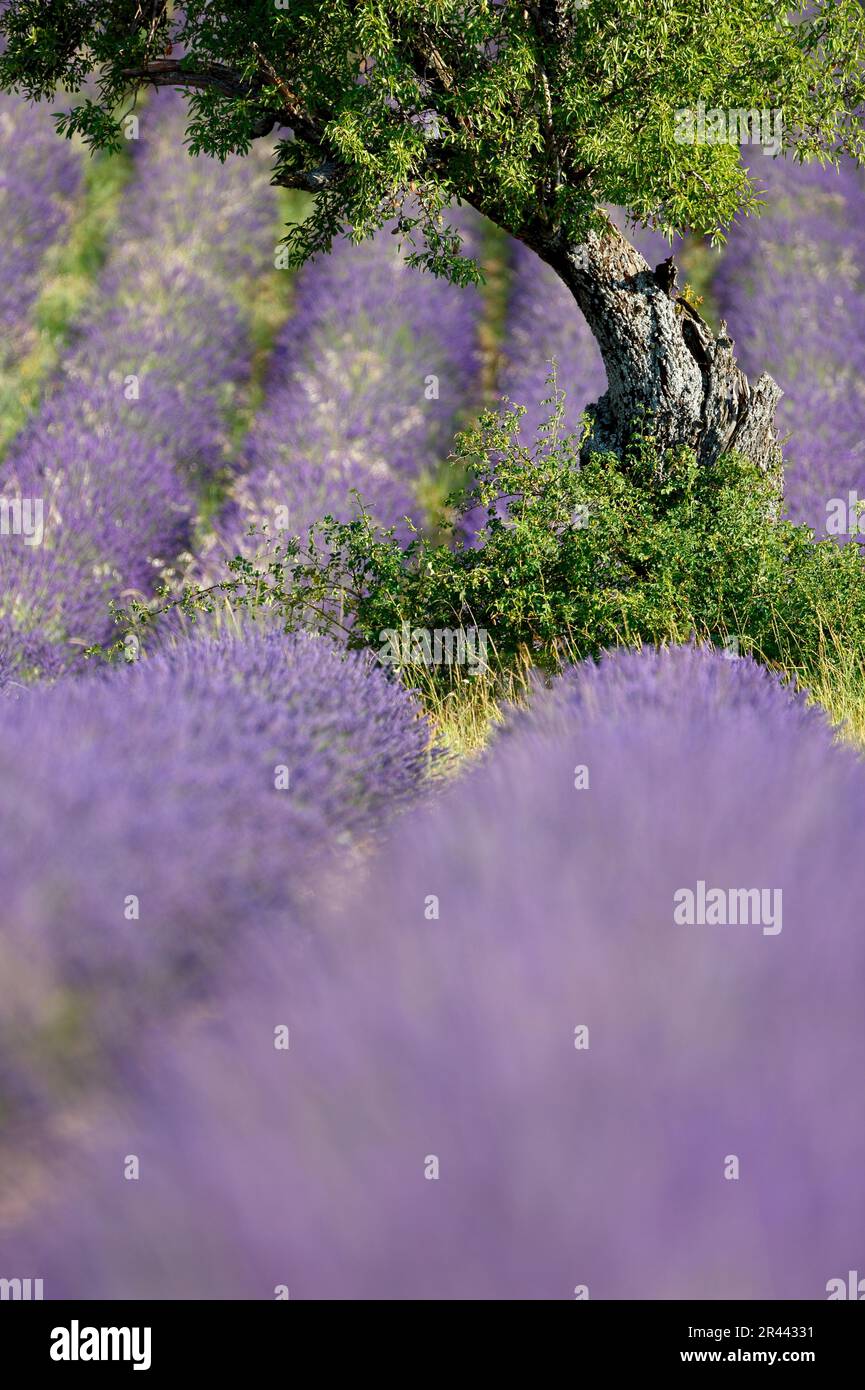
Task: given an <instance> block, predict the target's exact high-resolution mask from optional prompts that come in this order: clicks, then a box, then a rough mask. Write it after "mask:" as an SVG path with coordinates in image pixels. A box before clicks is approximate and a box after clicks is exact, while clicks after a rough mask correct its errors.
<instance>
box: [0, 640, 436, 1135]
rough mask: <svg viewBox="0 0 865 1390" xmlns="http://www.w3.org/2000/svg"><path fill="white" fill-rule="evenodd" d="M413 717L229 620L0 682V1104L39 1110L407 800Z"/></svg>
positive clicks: (111, 1054) (94, 1079) (414, 755)
mask: <svg viewBox="0 0 865 1390" xmlns="http://www.w3.org/2000/svg"><path fill="white" fill-rule="evenodd" d="M428 744H429V730H428V728H427V725H426V722H425V720H424V719H422V718H421V717H420V714H419V711H418V709H417V707H416V705H415V703H414V701H413V699H412V698H411V697H410V696H409V695H408V693H407V692H406V691H405V690H404V689H403V688H402V687H401V686H399V685H398V684H397V683H395V682H392V681H389V680H388V679H387V677H386V676H385V674H384V672H383V671H382V670H381V669H380V668H378V667H374V666H373V665H372V663H371V661H370V660H367V659H366V658H363V657H361V656H360V655H359V654H357V653H354V654H346V653H345V652H343V651H342V650H341V649H338V648H336V647H335V646H333V645H332V644H331V643H330V642H328V641H326V640H325V639H323V638H322V639H319V638H316V637H313V636H311V635H304V634H301V635H298V636H296V637H293V638H286V637H284V636H282V635H281V634H273V633H267V632H262V631H256V630H250V631H249V632H248V633H247V634H246V635H245V636H244V637H243V638H242V639H241V638H239V637H230V636H223V637H222V638H219V639H213V638H201V639H190V640H188V641H185V642H182V643H179V644H178V645H177V646H176V647H175V648H174V649H173V650H171V651H170V652H165V653H163V654H162V655H160V656H151V657H150V658H148V659H147V660H142V661H140V662H137V663H131V664H129V665H124V666H123V667H121V668H110V669H108V670H107V671H102V672H97V673H95V674H93V675H92V676H91V678H90V679H89V680H87V681H82V680H78V679H76V678H75V677H73V676H65V677H62V678H60V679H59V680H57V681H55V682H53V683H50V684H49V683H43V684H41V685H38V686H36V687H35V688H33V689H31V690H28V691H26V692H24V693H20V694H18V696H17V698H12V697H11V696H10V695H9V693H8V692H7V698H5V699H3V698H0V783H2V786H3V797H2V799H0V883H2V885H3V904H4V907H3V929H2V932H0V1113H2V1115H3V1117H4V1135H3V1137H4V1138H5V1139H6V1140H7V1141H8V1140H9V1139H10V1136H14V1135H16V1134H17V1135H19V1137H20V1131H19V1129H18V1125H17V1123H16V1122H17V1121H19V1120H21V1119H22V1117H23V1120H24V1122H25V1124H26V1126H27V1129H28V1130H29V1131H30V1133H31V1135H32V1133H33V1124H34V1121H35V1119H37V1118H40V1117H41V1120H42V1121H44V1122H48V1123H50V1122H51V1121H52V1119H53V1118H56V1116H57V1114H58V1113H62V1111H63V1109H64V1108H65V1106H67V1105H69V1104H72V1103H73V1102H75V1101H76V1100H77V1099H78V1098H79V1097H80V1095H81V1094H82V1093H83V1092H85V1091H86V1090H88V1089H89V1088H90V1087H92V1086H93V1085H98V1083H100V1082H105V1081H106V1079H108V1078H110V1076H111V1074H112V1071H113V1070H114V1068H116V1067H117V1066H118V1065H119V1064H120V1063H121V1062H122V1060H123V1058H124V1056H125V1055H127V1054H128V1053H129V1051H130V1050H134V1049H135V1048H137V1047H138V1046H139V1045H140V1043H141V1041H142V1039H143V1037H144V1035H145V1034H146V1033H147V1031H148V1030H149V1029H152V1028H153V1027H154V1026H157V1027H158V1026H159V1025H160V1023H161V1021H162V1020H163V1019H164V1018H165V1017H166V1016H167V1015H170V1014H171V1013H172V1012H174V1011H175V1010H179V1011H181V1012H182V1010H183V1008H184V1007H189V1006H190V1005H192V1006H193V1007H198V1006H200V1005H201V1003H202V1001H204V1000H205V999H206V997H207V994H208V991H209V989H210V988H211V986H212V983H213V978H214V976H215V975H216V974H218V971H219V968H220V964H221V962H222V958H223V954H224V953H225V952H226V951H227V950H228V948H229V946H230V945H235V946H236V945H237V943H239V942H243V941H244V940H245V939H247V938H249V937H251V936H252V937H254V936H255V935H256V934H263V935H266V934H276V935H278V936H281V937H284V938H285V939H286V940H287V941H289V942H291V943H293V944H294V945H295V946H298V945H299V943H300V942H301V941H302V939H303V932H304V926H303V923H304V910H305V904H306V902H307V899H308V896H309V893H310V891H311V889H312V888H313V887H314V885H315V884H316V883H317V882H318V883H319V884H320V883H321V882H322V881H323V879H324V877H325V876H326V874H328V873H329V872H331V869H330V868H329V865H331V863H332V861H333V859H334V856H335V854H337V853H339V852H342V853H345V852H347V850H348V848H349V846H350V845H352V844H354V843H355V842H356V841H357V840H358V839H362V840H366V839H368V838H369V837H370V836H371V835H373V834H374V833H375V832H376V830H377V829H378V827H379V826H380V825H381V824H382V823H383V821H384V820H385V819H386V818H387V816H390V815H393V814H394V813H395V811H396V810H397V809H398V808H399V807H401V806H402V805H403V804H404V802H405V801H406V800H408V799H409V798H411V797H412V796H414V795H415V794H416V793H417V792H418V790H419V788H420V785H421V783H422V781H423V779H424V777H425V776H426V773H427V769H428V764H429V757H430V755H429V753H428Z"/></svg>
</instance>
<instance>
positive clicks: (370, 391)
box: [220, 210, 481, 555]
mask: <svg viewBox="0 0 865 1390" xmlns="http://www.w3.org/2000/svg"><path fill="white" fill-rule="evenodd" d="M449 216H450V218H451V220H452V221H453V222H454V223H455V224H457V225H460V227H461V229H462V231H463V235H464V240H465V245H466V254H469V255H475V254H476V253H477V250H478V236H479V233H478V227H477V220H476V219H475V218H474V217H472V216H471V215H469V213H468V212H467V211H461V210H457V211H455V212H453V213H451V214H449ZM480 312H481V300H480V296H479V294H478V292H477V290H475V289H474V288H473V287H468V288H460V287H458V286H455V285H451V284H448V283H446V282H444V281H441V280H436V279H434V278H433V277H432V276H431V275H429V274H422V273H421V272H419V271H418V270H414V269H412V268H411V267H409V266H407V265H406V263H405V261H404V260H403V258H402V256H401V255H400V253H399V250H398V248H397V246H396V244H395V241H394V238H393V236H392V234H391V232H390V229H387V228H386V229H384V230H383V231H382V232H380V233H379V235H378V236H376V237H375V238H374V239H373V240H371V241H368V242H364V243H362V244H360V245H358V246H354V245H352V244H351V243H349V242H347V241H344V240H343V241H339V242H337V243H335V245H334V248H333V251H332V252H331V253H330V255H328V256H324V257H321V258H319V259H317V260H316V261H315V262H313V263H312V264H310V265H308V266H306V267H305V268H304V269H303V270H302V271H301V273H300V274H299V276H298V277H297V281H296V284H295V290H294V307H293V313H292V315H291V317H290V318H289V320H288V322H287V323H286V325H285V327H284V329H283V331H282V333H281V335H280V337H279V339H278V341H277V343H276V347H275V350H274V352H273V355H272V359H271V363H270V367H269V373H268V380H267V385H266V394H265V401H264V405H263V407H262V409H261V411H260V412H259V414H258V416H257V417H256V419H255V422H254V424H253V428H252V431H251V433H250V436H249V439H248V441H247V445H246V449H245V453H244V459H243V476H242V477H241V478H240V479H239V481H238V483H237V486H236V491H235V496H234V498H233V501H232V503H231V504H230V505H229V507H228V508H227V509H226V511H225V514H224V516H223V518H222V521H221V526H220V531H221V546H220V550H221V551H222V552H223V553H224V552H225V551H228V552H229V553H230V554H231V555H234V554H236V553H237V552H238V550H241V551H244V552H246V551H249V550H250V549H252V550H254V549H255V544H254V543H253V542H250V541H246V540H244V537H245V536H246V535H247V534H248V532H249V530H250V527H254V528H256V529H258V530H263V528H264V527H267V528H268V530H269V532H271V533H272V532H273V531H274V530H276V529H290V530H291V531H293V532H299V533H302V532H303V531H304V530H306V528H307V527H309V526H311V525H312V524H313V523H314V522H316V521H317V520H319V519H320V518H321V517H322V516H324V515H325V514H326V513H331V514H332V515H333V516H335V517H337V518H338V519H340V520H348V518H349V517H350V516H352V515H354V514H355V512H356V510H357V501H356V499H355V497H354V496H353V495H352V492H353V490H356V491H357V492H358V493H359V494H360V496H361V497H362V499H363V503H364V505H365V506H366V508H367V510H368V511H370V512H372V513H373V514H374V516H375V517H376V519H377V520H378V521H379V522H381V523H382V524H384V525H399V523H400V522H401V520H402V518H403V517H404V516H405V515H407V514H414V515H416V514H417V512H418V507H417V497H416V485H417V482H418V480H419V479H420V478H421V476H422V475H423V474H424V473H425V472H427V473H429V472H432V471H434V470H435V468H436V466H437V465H438V464H439V463H440V462H441V461H442V460H443V459H444V458H445V457H446V455H447V453H448V449H449V447H450V444H451V440H452V438H453V433H454V429H455V425H456V423H457V422H458V421H459V419H460V418H461V416H462V415H463V413H464V412H465V411H466V410H467V409H468V408H469V407H470V406H471V405H472V404H473V403H474V402H475V401H476V398H477V392H478V388H479V381H478V376H479V371H480V359H479V348H478V323H479V318H480Z"/></svg>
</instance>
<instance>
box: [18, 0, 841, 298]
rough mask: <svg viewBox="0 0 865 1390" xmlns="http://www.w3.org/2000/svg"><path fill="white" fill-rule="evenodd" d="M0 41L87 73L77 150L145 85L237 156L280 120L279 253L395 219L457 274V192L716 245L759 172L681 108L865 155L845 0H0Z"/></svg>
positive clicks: (74, 120) (559, 224)
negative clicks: (171, 94) (304, 201)
mask: <svg viewBox="0 0 865 1390" xmlns="http://www.w3.org/2000/svg"><path fill="white" fill-rule="evenodd" d="M169 12H173V15H172V14H170V13H169ZM0 34H2V35H4V36H5V39H6V48H5V51H4V52H3V53H2V54H0V87H7V88H12V87H16V88H19V89H21V90H23V91H25V92H26V93H28V94H30V95H32V96H34V97H51V96H53V95H54V93H55V90H56V89H57V88H58V87H66V88H68V89H70V90H72V91H80V90H81V88H82V85H83V84H84V82H85V81H86V80H87V79H88V78H90V77H94V78H95V85H94V87H93V88H92V89H90V94H88V95H87V96H86V97H84V99H83V100H81V101H79V102H78V103H77V104H75V105H74V106H73V108H72V110H71V111H69V112H66V113H65V114H63V116H62V117H61V118H60V121H59V126H60V129H61V131H62V132H64V133H66V134H69V133H72V132H76V131H77V132H79V133H80V134H81V135H83V136H84V137H85V139H87V140H88V141H89V142H90V143H91V144H92V145H93V146H95V147H108V148H117V147H118V145H119V142H120V128H119V122H118V114H117V113H118V111H122V110H123V109H124V105H125V104H126V105H128V103H129V101H130V99H132V98H133V97H134V93H135V91H136V90H137V89H138V88H139V87H141V86H142V85H146V84H147V83H148V82H153V83H158V84H162V85H169V84H170V85H177V86H181V87H183V88H184V89H186V90H187V91H188V92H189V94H190V127H189V144H190V148H191V149H192V150H193V151H199V150H203V151H206V152H209V153H211V154H213V155H215V156H217V157H218V158H225V157H226V156H227V155H228V154H229V153H232V152H237V153H240V154H245V153H246V152H247V151H248V150H249V148H250V145H251V142H252V141H253V140H254V139H256V138H258V137H260V136H262V135H265V134H268V133H269V132H270V131H271V130H272V129H273V128H274V126H275V125H281V126H282V127H290V128H291V130H292V132H293V138H292V139H281V140H280V142H279V145H278V150H277V156H276V168H275V177H276V179H277V181H279V182H281V183H283V184H285V185H286V186H290V187H298V188H303V189H305V190H306V191H313V192H315V194H316V204H315V208H314V210H313V211H312V213H311V215H310V216H309V217H308V218H307V219H305V220H304V221H303V222H301V223H299V224H297V225H295V226H293V227H292V228H291V229H290V231H289V235H288V247H289V252H290V255H291V258H292V259H293V260H294V261H295V262H301V261H303V260H305V259H306V258H307V257H309V256H310V255H312V254H315V253H316V252H318V251H321V250H327V249H329V247H330V245H331V242H332V239H333V238H334V237H335V236H337V235H339V234H341V233H342V232H343V230H344V229H346V228H349V229H350V234H351V235H352V236H354V237H356V238H363V237H366V236H368V235H370V234H371V233H372V232H374V231H375V230H376V229H377V228H378V227H380V226H381V225H382V224H383V223H384V222H385V221H386V220H388V219H389V218H395V219H396V221H397V225H398V228H399V232H400V235H401V236H402V238H403V240H404V242H405V243H406V250H407V255H408V257H409V259H410V260H412V261H415V262H417V263H419V264H422V265H424V266H426V267H427V268H428V269H430V270H431V271H433V272H434V273H436V274H443V275H448V276H450V277H452V278H455V279H457V280H466V279H470V278H472V277H474V276H476V275H477V273H478V272H477V268H476V267H475V266H473V265H472V264H471V262H469V261H467V260H466V259H465V258H464V257H463V256H462V255H461V253H460V243H459V237H458V236H457V234H456V233H455V232H454V231H453V230H452V229H451V228H449V227H448V225H447V223H446V221H445V219H444V216H443V209H444V208H445V207H446V206H447V205H448V204H449V203H450V202H452V201H453V200H454V199H463V200H466V201H468V202H471V203H472V204H473V205H474V206H476V207H477V208H479V209H480V210H481V211H482V212H484V213H486V214H487V215H488V216H489V217H490V218H491V220H493V221H494V222H496V223H497V224H498V225H499V226H501V227H502V228H504V229H505V230H507V231H509V232H511V233H513V234H515V235H521V236H524V237H525V238H526V239H528V240H531V239H532V237H533V236H535V237H537V235H539V234H542V235H543V238H544V239H545V241H546V242H547V243H549V242H550V240H551V238H552V239H555V238H561V240H562V241H563V242H570V243H573V242H575V241H579V240H581V239H582V238H583V237H584V235H585V233H586V231H587V230H588V229H589V227H590V226H591V225H592V224H593V222H594V220H595V218H596V215H597V209H598V208H599V207H600V206H602V205H603V204H605V203H607V204H618V205H620V206H623V207H625V208H627V209H628V210H629V211H630V213H631V215H632V216H633V218H634V219H635V220H636V221H638V222H642V223H645V222H652V223H655V224H657V225H658V226H660V227H661V228H662V229H664V230H666V231H669V232H672V231H674V230H675V231H681V230H685V229H689V228H693V229H695V230H698V231H707V232H710V233H713V234H715V235H721V234H722V232H723V228H724V227H725V226H727V225H729V223H730V221H731V219H732V218H733V217H734V216H735V215H736V214H737V213H738V212H745V213H747V212H751V211H753V210H755V209H756V208H757V207H758V206H759V197H758V192H757V186H756V178H758V177H759V170H757V173H756V176H755V175H753V174H752V172H751V171H750V170H749V169H748V168H747V167H745V165H744V164H743V162H742V158H741V154H740V151H739V149H738V148H737V147H736V146H735V145H729V144H706V143H701V144H698V143H696V142H695V143H693V144H683V143H679V142H678V141H677V139H676V119H675V117H676V111H677V110H680V109H681V108H684V107H687V108H694V107H695V106H696V104H697V102H699V101H702V102H704V103H705V105H706V107H707V108H709V109H712V108H722V109H725V110H730V109H744V110H751V109H754V108H758V109H767V108H768V109H774V110H778V109H780V110H781V111H782V112H783V120H784V126H785V132H786V135H785V143H786V146H787V149H788V151H790V152H792V153H793V154H794V155H795V156H796V157H798V158H802V159H807V158H812V157H815V156H816V157H819V158H831V159H837V157H838V156H839V154H840V153H842V152H845V151H846V152H847V153H850V154H852V155H854V156H856V157H859V156H860V155H861V154H862V152H863V144H865V136H863V124H862V118H861V111H862V110H863V109H865V77H863V57H865V17H863V11H862V7H861V5H860V3H859V0H737V3H736V4H734V5H731V4H729V3H728V0H686V3H683V2H682V0H585V3H579V0H534V2H533V3H530V2H529V0H519V3H517V0H496V2H495V3H494V0H470V2H469V3H467V2H466V0H389V3H388V4H387V5H383V4H381V2H380V0H291V3H290V4H289V3H278V2H277V3H274V0H245V2H244V3H243V4H239V3H235V4H222V5H214V4H212V3H210V0H187V3H185V4H184V5H183V6H182V7H181V6H177V7H175V6H171V5H167V4H166V3H164V0H148V2H147V3H143V2H142V0H121V3H117V4H112V5H104V4H101V3H96V0H9V3H8V4H7V5H6V6H5V7H4V10H3V13H2V15H0ZM172 41H173V43H174V48H173V49H172V47H171V44H172ZM172 53H173V54H180V53H182V55H183V56H182V57H180V56H176V57H172V56H171V55H172ZM756 162H757V163H758V164H759V160H757V161H756Z"/></svg>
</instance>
